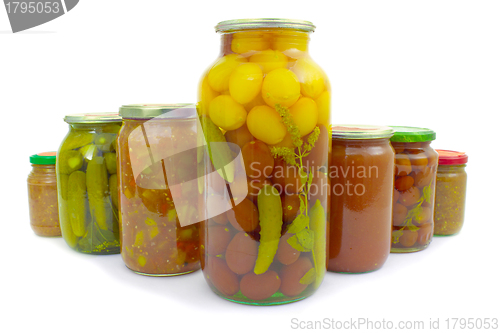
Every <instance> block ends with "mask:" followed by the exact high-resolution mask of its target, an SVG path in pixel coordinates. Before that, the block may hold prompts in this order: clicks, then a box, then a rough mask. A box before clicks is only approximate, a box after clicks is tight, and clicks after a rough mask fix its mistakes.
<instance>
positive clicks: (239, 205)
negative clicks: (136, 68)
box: [197, 19, 331, 305]
mask: <svg viewBox="0 0 500 333" xmlns="http://www.w3.org/2000/svg"><path fill="white" fill-rule="evenodd" d="M314 29H315V26H314V25H313V24H312V23H310V22H307V21H297V20H285V19H251V20H232V21H224V22H221V23H219V24H218V25H217V26H216V31H217V32H218V33H220V34H221V35H222V39H221V42H222V46H221V53H220V55H219V57H218V59H217V60H216V61H215V63H213V64H212V65H211V66H210V67H209V69H208V70H207V71H206V72H205V73H204V74H203V76H202V79H201V81H200V84H199V90H198V105H197V106H198V112H199V115H200V120H201V125H202V127H203V131H204V133H205V137H206V139H207V143H208V144H209V145H210V144H211V143H219V144H226V145H227V146H226V148H222V150H221V151H220V152H219V153H218V154H215V153H214V152H210V151H209V153H208V158H207V164H208V165H209V166H208V167H207V169H215V170H218V171H219V174H220V177H221V178H222V179H223V180H224V181H225V182H226V184H227V186H228V188H230V191H229V192H230V194H229V195H230V201H231V204H230V205H229V207H228V209H227V210H226V211H224V212H222V213H220V214H218V215H216V216H213V214H208V218H207V220H206V222H205V223H204V224H205V227H204V230H203V235H202V237H201V249H202V269H203V273H204V275H205V278H206V280H207V282H208V284H209V286H210V287H211V288H212V290H213V291H214V292H215V293H216V294H217V295H219V296H221V297H223V298H225V299H227V300H230V301H233V302H238V303H244V304H254V305H272V304H283V303H289V302H294V301H298V300H301V299H303V298H305V297H308V296H310V295H311V294H313V293H314V292H315V291H316V289H318V287H319V286H320V284H321V282H322V280H323V276H324V274H325V271H326V264H327V258H326V252H327V251H326V237H327V234H326V233H327V219H328V207H329V203H328V200H329V188H328V177H327V166H328V154H329V151H330V149H331V136H330V135H329V134H328V127H329V124H330V84H329V81H328V78H327V76H326V75H325V73H324V72H323V70H322V69H321V68H320V67H319V66H318V65H317V64H316V63H315V62H314V60H312V58H311V56H310V55H309V49H308V48H309V35H310V33H311V32H313V31H314ZM223 156H228V157H227V158H226V160H230V159H231V156H233V157H234V156H239V157H241V159H242V161H243V162H242V163H243V164H244V169H243V172H235V171H234V168H232V167H229V168H228V167H225V168H219V167H218V166H217V164H219V163H218V161H219V160H220V159H221V157H223ZM223 160H224V159H223ZM222 164H224V163H222ZM222 164H221V165H222ZM209 199H210V197H207V200H209ZM209 206H211V205H209Z"/></svg>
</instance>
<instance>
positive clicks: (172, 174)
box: [117, 104, 203, 276]
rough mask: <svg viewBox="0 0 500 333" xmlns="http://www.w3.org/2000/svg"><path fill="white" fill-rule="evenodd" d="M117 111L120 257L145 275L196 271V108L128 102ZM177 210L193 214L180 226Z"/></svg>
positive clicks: (185, 213) (185, 105)
mask: <svg viewBox="0 0 500 333" xmlns="http://www.w3.org/2000/svg"><path fill="white" fill-rule="evenodd" d="M120 115H121V116H122V118H123V127H122V129H121V131H120V135H119V136H118V148H117V151H118V161H119V162H118V187H119V202H120V221H121V223H120V226H121V231H120V235H121V247H122V250H121V254H122V258H123V261H124V262H125V265H126V266H127V267H128V268H130V269H131V270H132V271H134V272H136V273H138V274H143V275H151V276H173V275H180V274H187V273H191V272H194V271H196V270H198V269H199V268H200V249H199V243H200V240H199V231H198V229H199V225H200V224H199V223H196V224H192V222H196V221H201V219H196V216H197V214H198V209H197V204H198V201H197V200H196V198H197V196H198V195H199V193H198V183H197V181H196V178H197V176H198V174H197V150H196V149H194V148H196V147H197V144H198V139H197V121H196V119H197V116H196V108H195V106H194V105H192V104H176V105H126V106H123V107H121V108H120ZM174 155H175V156H174ZM200 162H201V165H203V160H202V159H201V160H200ZM176 194H182V195H178V196H177V197H176ZM179 198H180V199H179ZM183 199H186V200H183ZM174 202H175V205H174ZM181 214H184V216H187V215H192V217H193V218H194V220H191V221H190V222H191V223H187V224H188V225H184V226H181V222H182V221H181V219H182V218H183V216H181Z"/></svg>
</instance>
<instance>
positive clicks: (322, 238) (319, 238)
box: [309, 199, 326, 288]
mask: <svg viewBox="0 0 500 333" xmlns="http://www.w3.org/2000/svg"><path fill="white" fill-rule="evenodd" d="M309 219H310V223H311V230H312V231H314V256H315V262H316V280H315V281H314V288H318V287H319V285H320V284H321V281H323V276H324V274H325V270H326V214H325V209H324V208H323V206H322V205H321V201H319V199H316V202H315V203H314V206H312V207H311V210H310V211H309Z"/></svg>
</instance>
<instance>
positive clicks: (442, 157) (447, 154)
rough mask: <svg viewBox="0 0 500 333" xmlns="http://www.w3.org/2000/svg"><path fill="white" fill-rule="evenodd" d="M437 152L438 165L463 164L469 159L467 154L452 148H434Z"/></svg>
mask: <svg viewBox="0 0 500 333" xmlns="http://www.w3.org/2000/svg"><path fill="white" fill-rule="evenodd" d="M436 151H437V152H438V154H439V164H440V165H457V164H465V163H467V161H468V160H469V156H467V155H466V154H465V153H461V152H458V151H453V150H443V149H436Z"/></svg>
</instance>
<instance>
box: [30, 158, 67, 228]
mask: <svg viewBox="0 0 500 333" xmlns="http://www.w3.org/2000/svg"><path fill="white" fill-rule="evenodd" d="M30 162H31V165H32V167H33V169H32V170H31V172H30V174H29V176H28V201H29V208H30V222H31V229H33V231H34V232H35V234H37V235H38V236H61V229H60V228H59V213H58V211H57V186H56V166H55V164H56V152H49V153H40V154H37V155H33V156H30Z"/></svg>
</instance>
